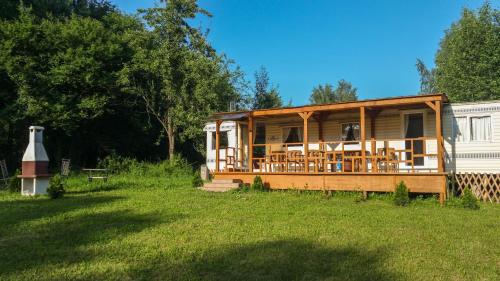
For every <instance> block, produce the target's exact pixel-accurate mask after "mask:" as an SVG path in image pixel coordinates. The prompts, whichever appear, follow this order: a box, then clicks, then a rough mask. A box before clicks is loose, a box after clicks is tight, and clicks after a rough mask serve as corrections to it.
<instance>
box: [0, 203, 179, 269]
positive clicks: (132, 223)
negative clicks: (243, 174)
mask: <svg viewBox="0 0 500 281" xmlns="http://www.w3.org/2000/svg"><path fill="white" fill-rule="evenodd" d="M178 219H182V215H171V216H165V215H162V216H161V217H159V216H158V215H156V214H151V213H148V214H135V213H133V212H132V211H130V210H117V211H107V212H103V211H101V212H91V213H88V212H83V213H82V214H78V215H75V216H71V217H64V216H62V217H58V218H57V220H52V221H49V222H47V223H43V224H39V225H36V226H32V227H30V229H31V231H30V232H21V231H18V232H13V233H10V235H9V236H4V237H1V238H0V260H2V266H1V267H0V279H2V275H4V274H5V275H8V274H10V275H11V276H12V275H15V274H17V273H18V272H21V271H24V270H27V269H30V268H42V267H47V266H54V265H55V266H57V267H67V266H68V265H70V264H73V263H79V262H82V261H88V260H89V259H94V258H98V257H99V256H100V255H102V254H107V253H100V252H99V247H100V245H103V244H106V243H108V242H110V241H116V240H119V239H120V238H122V237H126V236H127V235H129V234H132V233H136V232H139V231H142V230H144V229H146V228H150V227H154V225H156V224H159V223H172V222H174V221H176V220H178ZM86 246H89V247H86Z"/></svg>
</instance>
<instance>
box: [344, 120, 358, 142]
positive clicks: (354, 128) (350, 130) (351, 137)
mask: <svg viewBox="0 0 500 281" xmlns="http://www.w3.org/2000/svg"><path fill="white" fill-rule="evenodd" d="M342 140H343V141H355V140H359V123H358V122H352V123H344V124H342Z"/></svg>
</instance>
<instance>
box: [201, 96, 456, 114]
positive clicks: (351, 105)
mask: <svg viewBox="0 0 500 281" xmlns="http://www.w3.org/2000/svg"><path fill="white" fill-rule="evenodd" d="M435 101H440V102H442V103H445V102H448V98H447V97H446V94H444V93H436V94H423V95H416V96H400V97H390V98H383V99H369V100H361V101H351V102H339V103H329V104H321V105H305V106H296V107H282V108H271V109H259V110H253V111H238V112H218V113H214V114H212V116H211V117H210V119H212V120H239V119H243V118H247V117H248V116H250V115H251V116H253V117H264V116H274V115H286V114H293V113H302V112H312V111H314V112H321V111H340V110H349V109H356V108H360V107H365V108H367V109H377V108H384V107H397V106H411V105H418V104H426V103H429V102H435Z"/></svg>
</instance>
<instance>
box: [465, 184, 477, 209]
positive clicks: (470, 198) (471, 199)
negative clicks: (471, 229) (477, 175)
mask: <svg viewBox="0 0 500 281" xmlns="http://www.w3.org/2000/svg"><path fill="white" fill-rule="evenodd" d="M461 199H462V200H461V201H462V207H464V208H466V209H472V210H477V209H479V204H478V202H477V201H478V200H477V198H476V196H475V195H474V194H473V193H472V190H470V188H469V187H466V188H464V191H463V192H462V198H461Z"/></svg>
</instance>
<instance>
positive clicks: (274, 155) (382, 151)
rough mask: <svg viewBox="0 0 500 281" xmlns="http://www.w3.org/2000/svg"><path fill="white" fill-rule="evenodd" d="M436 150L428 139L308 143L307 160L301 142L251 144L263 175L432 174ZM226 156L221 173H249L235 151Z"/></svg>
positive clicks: (254, 163)
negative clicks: (237, 167) (235, 155)
mask: <svg viewBox="0 0 500 281" xmlns="http://www.w3.org/2000/svg"><path fill="white" fill-rule="evenodd" d="M363 147H364V148H365V149H364V150H365V151H364V153H363V149H362V148H363ZM437 147H438V142H437V139H436V138H431V137H421V138H404V139H371V140H366V142H365V144H364V145H363V144H362V142H361V141H325V142H309V144H308V154H307V157H306V155H305V149H304V148H305V147H304V144H303V143H268V144H254V145H253V152H252V153H253V157H252V163H251V165H252V168H253V169H252V170H253V172H262V173H313V174H320V173H421V172H427V173H431V172H437V171H438V159H437ZM226 155H229V157H227V156H226V159H222V161H225V162H226V163H227V164H226V165H225V167H224V168H223V169H222V171H226V172H228V171H229V172H230V171H248V170H249V169H248V165H245V164H246V163H245V161H244V159H236V160H235V158H234V157H231V156H230V155H234V152H233V153H231V152H229V151H227V152H226ZM240 158H241V157H240ZM235 165H236V166H239V167H240V168H239V169H231V168H232V167H233V168H234V166H235ZM306 167H307V169H306Z"/></svg>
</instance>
